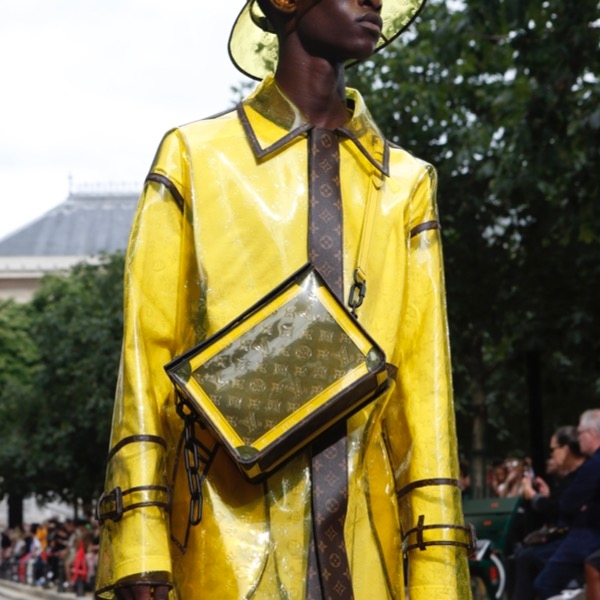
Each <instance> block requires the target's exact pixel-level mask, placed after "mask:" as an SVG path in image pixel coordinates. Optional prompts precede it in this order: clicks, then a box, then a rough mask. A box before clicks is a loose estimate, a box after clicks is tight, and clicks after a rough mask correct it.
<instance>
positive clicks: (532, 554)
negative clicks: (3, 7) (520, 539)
mask: <svg viewBox="0 0 600 600" xmlns="http://www.w3.org/2000/svg"><path fill="white" fill-rule="evenodd" d="M584 461H585V456H584V455H583V453H582V452H581V449H580V447H579V439H578V435H577V428H576V427H573V426H565V427H559V428H558V429H557V430H556V431H555V432H554V434H553V435H552V437H551V438H550V458H549V459H548V463H547V464H548V467H547V469H546V474H547V475H553V474H557V475H558V474H560V478H557V484H556V485H555V486H554V487H553V489H552V490H551V488H550V486H549V484H548V483H547V482H546V480H544V479H542V478H541V477H539V476H538V477H535V478H534V477H533V475H532V474H531V473H530V472H527V473H525V475H524V476H523V498H524V500H526V501H527V502H529V503H530V506H531V510H532V511H533V512H534V513H537V515H539V518H540V520H541V521H542V522H543V528H542V529H541V530H538V531H537V532H534V533H532V534H529V536H528V537H526V538H525V540H524V544H523V545H522V546H521V547H520V548H519V549H518V550H517V551H516V553H515V556H514V561H513V577H514V584H513V586H512V587H513V589H514V592H513V594H512V600H531V599H532V598H533V596H534V589H533V582H534V580H535V578H536V577H537V575H538V574H539V573H540V571H541V570H542V568H543V567H544V565H545V563H546V561H547V560H548V559H549V558H550V557H551V556H552V554H553V553H554V552H555V550H556V549H557V548H558V546H559V544H560V542H561V539H562V537H563V536H564V535H565V534H566V527H565V526H561V518H560V513H559V501H560V497H561V495H562V493H563V491H564V490H565V489H566V488H567V487H568V486H569V485H570V484H571V482H572V481H573V480H574V478H575V476H576V473H577V470H578V469H579V467H581V465H582V464H583V462H584Z"/></svg>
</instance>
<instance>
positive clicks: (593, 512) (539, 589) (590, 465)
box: [534, 409, 600, 600]
mask: <svg viewBox="0 0 600 600" xmlns="http://www.w3.org/2000/svg"><path fill="white" fill-rule="evenodd" d="M577 435H578V439H579V446H580V448H581V452H582V453H583V454H585V455H586V456H587V457H588V458H587V459H586V461H585V462H584V463H583V464H582V465H581V467H579V469H578V470H577V472H576V473H575V476H574V478H573V480H572V481H571V483H570V484H569V486H568V487H566V488H565V489H564V490H563V492H562V494H561V497H560V500H559V503H558V506H559V516H560V519H561V521H562V524H564V525H565V526H567V527H568V532H567V533H566V535H565V536H564V537H563V538H562V539H561V540H560V543H559V544H558V546H557V548H556V550H555V551H554V552H553V553H552V555H551V556H550V557H549V558H548V560H547V562H546V563H545V565H544V567H543V569H542V570H541V572H540V573H539V575H538V576H537V577H536V579H535V582H534V589H535V591H536V593H537V594H538V596H539V597H540V600H547V599H548V598H551V597H552V596H555V595H557V594H560V593H561V590H563V589H564V588H566V587H567V585H568V584H569V582H571V581H572V580H574V579H577V578H581V577H582V576H583V564H584V561H585V559H586V558H587V556H589V555H590V554H591V553H592V552H594V551H595V550H596V549H598V548H600V522H599V521H600V518H599V516H598V508H599V507H600V409H591V410H587V411H585V412H584V413H583V414H582V415H581V417H580V419H579V425H578V427H577Z"/></svg>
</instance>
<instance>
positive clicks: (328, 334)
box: [193, 288, 365, 445]
mask: <svg viewBox="0 0 600 600" xmlns="http://www.w3.org/2000/svg"><path fill="white" fill-rule="evenodd" d="M364 360H365V358H364V355H363V354H362V352H361V351H360V349H359V348H358V347H357V346H356V345H355V344H354V342H353V341H352V340H351V339H350V338H349V337H348V336H347V335H346V333H345V332H344V331H343V330H342V328H341V327H340V326H339V325H338V324H337V323H336V321H335V319H333V317H332V316H331V315H330V313H329V312H328V311H327V309H326V308H325V307H324V306H323V305H322V304H321V303H320V301H319V299H318V298H317V297H316V295H315V294H313V293H311V290H310V288H304V290H303V291H302V292H301V293H300V294H298V295H297V296H295V297H293V298H292V299H291V300H290V301H289V302H287V303H286V304H285V305H284V306H282V307H281V308H279V309H278V310H276V311H275V312H273V314H271V315H269V316H268V317H267V318H265V319H264V320H263V321H261V322H260V323H258V324H257V325H255V326H254V327H253V328H252V329H250V330H249V331H247V332H246V333H245V334H243V335H242V336H240V337H239V338H238V339H236V340H234V341H233V342H232V343H231V344H229V345H228V346H227V348H225V349H224V350H222V351H221V352H219V353H218V354H216V355H215V356H214V357H213V358H211V359H210V360H208V361H206V362H205V363H204V364H203V365H200V366H199V367H198V368H196V369H195V370H194V373H193V377H194V378H195V379H197V380H198V382H199V383H200V384H201V385H202V387H203V389H204V391H205V392H206V393H207V394H208V396H209V397H210V398H211V400H212V401H213V403H214V404H215V405H216V406H217V408H218V409H219V411H220V412H221V413H222V414H223V415H224V416H225V418H226V419H227V421H228V423H229V424H230V425H231V426H232V427H233V429H234V430H235V431H236V432H237V434H238V435H239V436H240V437H241V438H242V439H243V440H244V443H245V444H247V445H252V444H253V443H254V442H255V441H256V440H257V439H258V438H260V437H261V436H262V435H264V434H265V433H267V431H269V430H270V429H273V428H275V427H277V425H278V424H279V423H280V422H281V421H283V419H285V418H286V417H287V416H289V415H290V414H292V413H293V412H294V411H296V410H297V409H298V408H300V407H301V406H303V405H304V404H306V403H307V402H308V401H309V400H311V399H312V398H313V397H314V396H316V395H317V394H319V393H321V392H322V391H323V390H325V388H327V387H328V386H329V385H330V384H331V383H332V382H333V381H336V380H338V379H340V378H341V377H343V376H344V375H346V374H347V373H348V372H349V371H351V370H352V369H354V368H356V367H357V366H359V365H360V364H361V363H363V362H364Z"/></svg>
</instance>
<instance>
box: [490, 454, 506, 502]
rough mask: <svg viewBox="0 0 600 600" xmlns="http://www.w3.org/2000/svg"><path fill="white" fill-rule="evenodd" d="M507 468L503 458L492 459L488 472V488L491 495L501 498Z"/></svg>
mask: <svg viewBox="0 0 600 600" xmlns="http://www.w3.org/2000/svg"><path fill="white" fill-rule="evenodd" d="M507 476H508V468H507V466H506V461H505V460H504V459H500V458H496V459H494V460H493V461H492V468H491V470H490V471H489V474H488V488H489V493H490V495H491V496H493V497H495V498H502V497H503V496H504V491H505V489H506V478H507Z"/></svg>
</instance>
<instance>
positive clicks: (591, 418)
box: [579, 408, 600, 437]
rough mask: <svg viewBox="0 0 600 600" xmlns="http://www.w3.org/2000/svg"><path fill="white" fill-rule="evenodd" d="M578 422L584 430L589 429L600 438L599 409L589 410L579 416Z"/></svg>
mask: <svg viewBox="0 0 600 600" xmlns="http://www.w3.org/2000/svg"><path fill="white" fill-rule="evenodd" d="M579 422H580V423H581V425H582V426H583V427H585V428H586V429H591V430H592V431H593V432H594V433H595V434H596V436H597V437H600V408H590V409H589V410H586V411H585V412H583V413H582V414H581V417H580V418H579Z"/></svg>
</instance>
